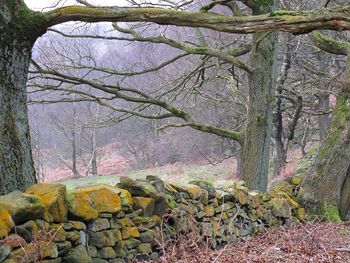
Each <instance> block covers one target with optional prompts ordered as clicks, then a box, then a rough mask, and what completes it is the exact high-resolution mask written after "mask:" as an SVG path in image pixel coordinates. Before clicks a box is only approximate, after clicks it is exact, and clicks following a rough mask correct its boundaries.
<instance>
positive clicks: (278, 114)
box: [273, 35, 292, 177]
mask: <svg viewBox="0 0 350 263" xmlns="http://www.w3.org/2000/svg"><path fill="white" fill-rule="evenodd" d="M291 40H292V36H290V35H289V36H288V40H287V50H286V53H285V54H284V57H283V63H282V67H281V72H280V77H279V78H278V80H277V85H276V93H277V96H278V97H277V99H276V109H275V119H274V126H275V133H274V139H275V149H274V150H275V158H274V164H275V165H274V171H273V177H277V176H279V175H280V173H281V169H282V168H283V166H284V165H285V163H286V157H287V154H286V151H288V149H285V147H284V143H283V138H284V136H283V113H282V103H283V101H282V93H283V86H284V83H285V82H286V80H287V77H288V72H289V69H290V67H291V64H292V46H291Z"/></svg>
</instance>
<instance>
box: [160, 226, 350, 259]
mask: <svg viewBox="0 0 350 263" xmlns="http://www.w3.org/2000/svg"><path fill="white" fill-rule="evenodd" d="M159 262H179V263H187V262H191V263H192V262H202V263H209V262H211V263H212V262H215V263H224V262H235V263H240V262H247V263H248V262H249V263H250V262H252V263H253V262H254V263H277V262H281V263H282V262H283V263H295V262H300V263H306V262H308V263H309V262H315V263H326V262H337V263H343V262H344V263H345V262H350V225H349V224H333V223H304V224H301V223H298V224H295V225H293V226H291V227H275V228H270V229H268V230H266V232H265V233H264V234H262V235H259V236H256V237H253V238H250V239H248V240H245V241H241V242H237V243H232V244H229V245H227V246H225V247H223V248H221V249H219V250H215V251H213V250H210V249H208V247H205V246H204V247H197V246H191V240H188V239H187V240H186V241H184V240H182V241H180V240H179V242H177V243H176V244H174V246H173V249H169V250H167V252H166V255H165V256H163V257H161V259H160V260H159Z"/></svg>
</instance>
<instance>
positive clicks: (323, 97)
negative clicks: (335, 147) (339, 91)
mask: <svg viewBox="0 0 350 263" xmlns="http://www.w3.org/2000/svg"><path fill="white" fill-rule="evenodd" d="M318 110H319V111H320V112H323V113H324V114H322V115H319V116H318V126H319V130H320V131H319V134H320V141H323V139H324V138H325V137H326V135H327V131H328V127H329V123H330V117H329V113H327V112H329V110H330V109H329V94H328V93H327V92H324V93H321V94H320V95H319V96H318Z"/></svg>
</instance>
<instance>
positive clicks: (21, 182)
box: [0, 42, 36, 194]
mask: <svg viewBox="0 0 350 263" xmlns="http://www.w3.org/2000/svg"><path fill="white" fill-rule="evenodd" d="M30 50H31V46H30V45H28V44H26V43H24V44H23V45H21V44H19V43H16V42H10V43H4V42H1V44H0V80H1V81H0V194H6V193H8V192H10V191H13V190H24V189H25V188H27V187H29V186H30V185H32V184H34V183H35V182H36V178H35V172H34V166H33V160H32V154H31V149H30V146H31V144H30V133H29V125H28V114H27V105H26V99H27V93H26V81H27V73H28V67H29V62H30Z"/></svg>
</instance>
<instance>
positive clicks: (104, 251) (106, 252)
mask: <svg viewBox="0 0 350 263" xmlns="http://www.w3.org/2000/svg"><path fill="white" fill-rule="evenodd" d="M97 253H98V256H99V257H101V258H103V259H113V258H116V257H117V254H116V253H115V251H114V249H113V248H112V247H104V248H101V249H100V250H99V251H98V252H97Z"/></svg>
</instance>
